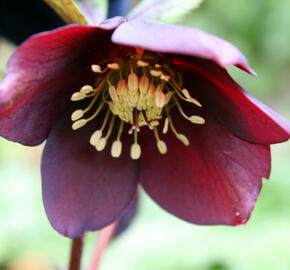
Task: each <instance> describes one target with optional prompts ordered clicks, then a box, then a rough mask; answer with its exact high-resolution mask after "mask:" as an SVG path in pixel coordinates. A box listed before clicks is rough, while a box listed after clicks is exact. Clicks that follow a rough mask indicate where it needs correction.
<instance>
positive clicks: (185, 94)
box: [181, 88, 202, 107]
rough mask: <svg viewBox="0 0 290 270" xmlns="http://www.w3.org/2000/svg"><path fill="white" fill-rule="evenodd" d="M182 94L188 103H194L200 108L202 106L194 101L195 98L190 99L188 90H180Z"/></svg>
mask: <svg viewBox="0 0 290 270" xmlns="http://www.w3.org/2000/svg"><path fill="white" fill-rule="evenodd" d="M181 91H182V94H183V95H184V96H185V97H186V98H187V99H188V101H190V102H192V103H194V104H195V105H197V106H199V107H202V105H201V104H200V103H199V101H198V100H196V99H195V98H193V97H191V96H190V94H189V92H188V90H187V89H185V88H184V89H182V90H181Z"/></svg>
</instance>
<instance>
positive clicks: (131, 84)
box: [128, 73, 138, 91]
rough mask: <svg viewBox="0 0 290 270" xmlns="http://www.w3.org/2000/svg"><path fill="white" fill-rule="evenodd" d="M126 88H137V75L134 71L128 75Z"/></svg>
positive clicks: (132, 89)
mask: <svg viewBox="0 0 290 270" xmlns="http://www.w3.org/2000/svg"><path fill="white" fill-rule="evenodd" d="M128 89H129V91H137V90H138V77H137V75H136V74H135V73H130V74H129V76H128Z"/></svg>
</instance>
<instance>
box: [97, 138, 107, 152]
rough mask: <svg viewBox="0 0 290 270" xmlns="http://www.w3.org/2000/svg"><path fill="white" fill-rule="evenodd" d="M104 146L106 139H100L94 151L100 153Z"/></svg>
mask: <svg viewBox="0 0 290 270" xmlns="http://www.w3.org/2000/svg"><path fill="white" fill-rule="evenodd" d="M106 144H107V139H106V138H104V137H103V138H100V139H99V140H98V141H97V144H96V150H97V151H102V150H104V149H105V147H106Z"/></svg>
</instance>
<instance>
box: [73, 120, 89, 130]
mask: <svg viewBox="0 0 290 270" xmlns="http://www.w3.org/2000/svg"><path fill="white" fill-rule="evenodd" d="M87 122H88V121H87V120H86V119H81V120H78V121H76V122H74V123H73V124H72V129H73V130H77V129H79V128H81V127H83V126H84V125H85V124H86V123H87Z"/></svg>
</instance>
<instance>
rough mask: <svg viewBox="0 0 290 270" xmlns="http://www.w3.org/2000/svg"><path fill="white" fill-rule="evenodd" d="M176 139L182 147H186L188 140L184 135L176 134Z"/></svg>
mask: <svg viewBox="0 0 290 270" xmlns="http://www.w3.org/2000/svg"><path fill="white" fill-rule="evenodd" d="M176 138H177V139H178V140H180V141H181V142H182V143H183V144H184V145H186V146H188V145H189V140H188V139H187V137H186V136H185V135H183V134H180V133H178V134H176Z"/></svg>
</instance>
